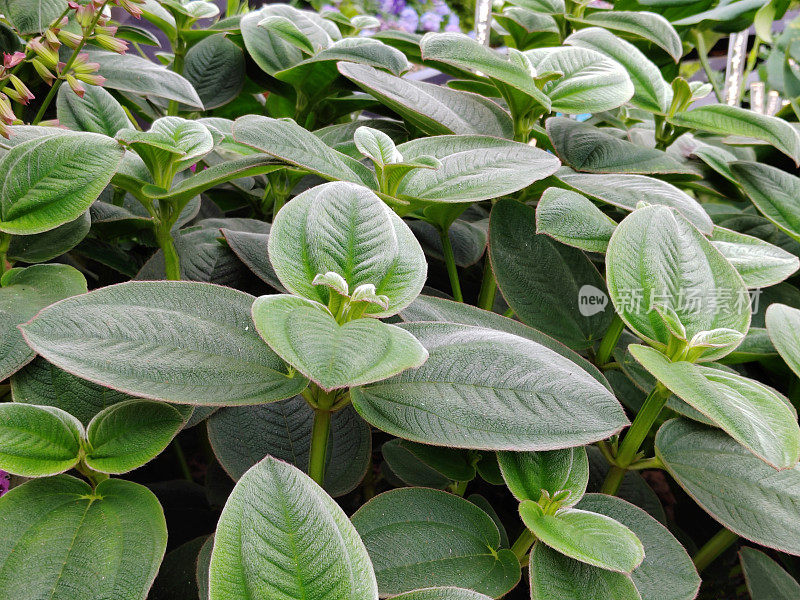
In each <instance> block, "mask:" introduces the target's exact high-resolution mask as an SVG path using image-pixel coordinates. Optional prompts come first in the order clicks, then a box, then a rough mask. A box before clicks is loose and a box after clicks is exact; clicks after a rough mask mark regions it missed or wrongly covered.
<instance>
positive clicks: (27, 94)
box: [8, 75, 36, 104]
mask: <svg viewBox="0 0 800 600" xmlns="http://www.w3.org/2000/svg"><path fill="white" fill-rule="evenodd" d="M8 79H9V81H11V85H13V86H14V89H15V90H17V93H18V94H19V95H20V98H22V104H27V103H28V102H30V101H31V100H33V99H34V98H35V97H36V96H34V95H33V94H31V91H30V90H29V89H28V86H26V85H25V84H24V83H22V80H21V79H20V78H19V77H17V76H16V75H9V76H8Z"/></svg>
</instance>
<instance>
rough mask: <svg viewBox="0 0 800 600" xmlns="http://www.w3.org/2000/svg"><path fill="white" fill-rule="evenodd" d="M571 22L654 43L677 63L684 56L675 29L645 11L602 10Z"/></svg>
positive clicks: (664, 20) (654, 14)
mask: <svg viewBox="0 0 800 600" xmlns="http://www.w3.org/2000/svg"><path fill="white" fill-rule="evenodd" d="M567 18H568V19H569V20H570V21H575V22H578V23H585V24H587V25H597V26H598V27H603V28H605V29H611V30H612V31H621V32H623V33H628V34H632V35H634V36H637V37H640V38H642V39H645V40H647V41H649V42H653V43H654V44H655V45H657V46H659V47H660V48H663V49H664V50H665V51H666V52H667V54H669V55H670V56H671V57H672V58H673V60H675V62H678V61H679V60H680V58H681V56H682V55H683V44H682V43H681V38H680V36H679V35H678V32H677V31H675V28H674V27H673V26H672V25H671V24H670V22H669V21H667V19H665V18H664V17H663V16H661V15H659V14H657V13H653V12H648V11H645V10H634V11H625V10H600V11H596V12H592V13H589V14H587V15H584V16H582V17H580V18H572V17H567Z"/></svg>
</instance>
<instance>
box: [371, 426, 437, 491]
mask: <svg viewBox="0 0 800 600" xmlns="http://www.w3.org/2000/svg"><path fill="white" fill-rule="evenodd" d="M403 441H404V440H401V439H399V438H395V439H393V440H389V441H388V442H386V443H385V444H383V446H381V456H383V460H384V461H385V462H384V463H383V464H382V465H381V472H382V473H383V476H384V477H385V478H387V479H389V478H390V477H391V476H394V477H395V478H396V479H398V480H399V481H400V482H402V483H404V484H406V485H409V486H412V487H425V488H432V489H435V490H444V489H447V488H448V487H449V486H451V485H453V480H451V479H450V478H448V477H445V476H444V474H442V473H440V472H439V471H437V470H436V469H434V468H433V467H431V466H430V465H427V464H425V462H423V461H422V460H421V459H419V458H418V457H417V456H415V455H414V453H413V452H411V451H410V450H409V449H408V448H406V447H405V446H404V445H403ZM407 443H411V442H407ZM420 445H421V444H420ZM432 447H434V448H435V446H432ZM387 471H388V472H387Z"/></svg>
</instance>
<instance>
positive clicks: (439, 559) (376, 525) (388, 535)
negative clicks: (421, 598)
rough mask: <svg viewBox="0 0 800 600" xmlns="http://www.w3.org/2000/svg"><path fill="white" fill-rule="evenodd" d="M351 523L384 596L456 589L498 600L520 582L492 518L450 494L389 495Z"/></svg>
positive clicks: (416, 490) (411, 490) (363, 509)
mask: <svg viewBox="0 0 800 600" xmlns="http://www.w3.org/2000/svg"><path fill="white" fill-rule="evenodd" d="M352 520H353V525H354V526H355V528H356V530H357V531H358V533H359V535H360V536H361V539H362V540H364V545H365V546H366V547H367V551H368V552H369V555H370V558H371V559H372V564H373V566H374V567H375V576H376V578H377V580H378V590H379V591H380V594H381V595H382V596H385V595H390V594H398V593H402V592H407V591H410V590H414V589H417V588H419V587H420V586H423V587H424V586H432V585H433V586H449V585H459V586H463V587H466V588H468V589H471V590H474V591H477V592H481V593H483V594H487V595H489V596H491V597H493V598H497V597H499V596H502V595H503V594H505V593H506V592H508V591H509V590H511V589H512V588H513V587H514V586H515V585H516V584H517V582H518V581H519V579H520V569H519V562H518V561H517V558H516V557H515V556H514V554H513V553H512V552H511V551H510V550H506V549H500V534H499V532H498V530H497V526H496V525H495V524H494V521H492V519H491V517H489V515H487V514H486V513H485V512H483V511H482V510H481V509H480V508H478V507H477V506H475V505H474V504H472V503H470V502H467V501H466V500H464V499H463V498H459V497H458V496H454V495H453V494H448V493H446V492H442V491H438V490H431V489H427V488H401V489H397V490H392V491H390V492H386V493H383V494H380V495H379V496H376V497H375V498H373V499H372V500H370V501H369V502H367V503H366V504H365V505H363V506H362V507H361V508H360V509H359V510H358V511H356V513H355V514H354V515H353V517H352Z"/></svg>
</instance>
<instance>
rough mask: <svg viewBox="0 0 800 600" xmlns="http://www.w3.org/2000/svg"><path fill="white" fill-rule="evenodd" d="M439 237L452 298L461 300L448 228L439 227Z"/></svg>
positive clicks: (462, 299) (459, 284)
mask: <svg viewBox="0 0 800 600" xmlns="http://www.w3.org/2000/svg"><path fill="white" fill-rule="evenodd" d="M439 238H440V239H441V240H442V252H443V253H444V264H446V265H447V275H448V276H449V277H450V287H451V288H452V290H453V298H455V300H456V302H463V301H464V296H463V295H462V294H461V283H460V282H459V280H458V268H457V267H456V257H455V255H454V254H453V245H452V244H451V243H450V235H449V233H448V229H445V228H440V229H439Z"/></svg>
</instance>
